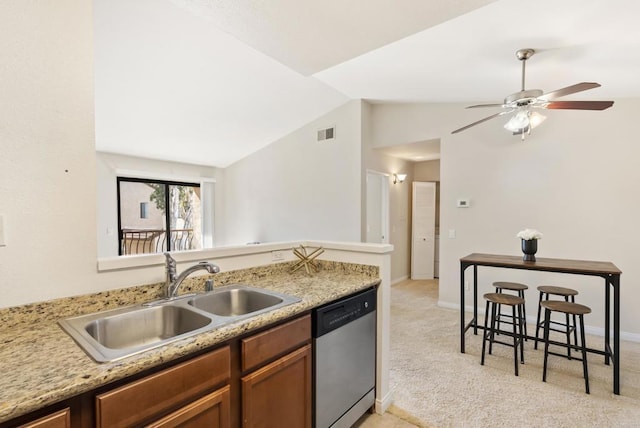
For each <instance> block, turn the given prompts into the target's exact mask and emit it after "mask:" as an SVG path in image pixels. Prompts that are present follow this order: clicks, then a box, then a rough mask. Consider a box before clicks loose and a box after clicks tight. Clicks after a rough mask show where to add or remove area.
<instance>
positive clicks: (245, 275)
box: [0, 262, 379, 422]
mask: <svg viewBox="0 0 640 428" xmlns="http://www.w3.org/2000/svg"><path fill="white" fill-rule="evenodd" d="M287 268H288V263H280V264H278V265H270V266H267V267H260V268H252V269H245V270H242V271H235V272H221V273H219V274H216V275H214V276H212V278H215V279H216V282H217V283H216V286H219V285H225V284H230V283H235V282H240V283H245V284H249V285H253V286H257V287H263V288H266V289H270V290H274V291H277V292H281V293H285V294H290V295H292V296H296V297H299V298H301V299H302V301H301V302H299V303H294V304H292V305H289V306H285V307H283V308H280V309H277V310H274V311H271V312H267V313H264V314H260V315H257V316H255V317H252V318H247V319H245V320H241V321H238V322H236V323H233V324H229V325H226V326H223V327H221V328H218V329H214V330H211V331H208V332H205V333H202V334H199V335H196V336H193V337H189V338H185V339H181V340H179V341H176V342H173V343H171V344H169V345H166V346H163V347H161V348H156V349H152V350H149V351H146V352H143V353H141V354H138V355H134V356H131V357H129V358H125V359H122V360H118V361H114V362H108V363H96V362H95V361H94V360H93V359H91V358H90V357H89V356H88V355H87V354H85V353H84V351H83V350H82V349H81V348H80V347H79V346H78V345H77V344H76V343H75V342H74V341H73V339H71V337H70V336H69V335H67V333H65V332H64V331H63V330H62V329H61V328H60V327H59V326H58V324H57V320H58V319H61V318H66V317H68V316H73V315H79V314H83V313H90V312H95V311H97V310H105V309H111V308H113V307H117V306H122V305H126V304H135V303H141V302H145V301H150V300H153V299H154V298H155V297H157V295H158V294H159V293H160V290H161V284H155V285H151V286H140V287H135V288H131V289H123V290H116V291H110V292H104V293H98V294H95V295H91V296H82V297H78V298H67V299H59V300H58V301H52V302H45V303H43V304H33V305H26V306H24V307H18V308H9V309H5V310H1V311H0V326H2V327H0V328H1V330H0V373H2V376H1V377H0V422H4V421H7V420H9V419H12V418H14V417H17V416H20V415H23V414H26V413H29V412H31V411H33V410H36V409H39V408H42V407H45V406H47V405H50V404H54V403H56V402H58V401H61V400H64V399H67V398H70V397H73V396H76V395H79V394H82V393H84V392H87V391H90V390H92V389H95V388H98V387H100V386H103V385H105V384H107V383H109V382H113V381H116V380H118V379H122V378H125V377H127V376H131V375H133V374H135V373H138V372H140V371H143V370H146V369H149V368H152V367H155V366H158V365H161V364H163V363H166V362H168V361H171V360H174V359H177V358H180V357H183V356H186V355H189V354H191V353H193V352H196V351H198V350H201V349H205V348H207V347H210V346H213V345H216V344H218V343H222V342H225V341H227V340H229V339H232V338H234V337H237V336H239V335H242V334H244V333H247V332H250V331H252V330H255V329H257V328H260V327H264V326H267V325H269V324H272V323H274V322H277V321H280V320H283V319H286V318H289V317H292V316H295V315H297V314H300V313H303V312H305V311H308V310H310V309H312V308H314V307H316V306H319V305H322V304H324V303H327V302H330V301H332V300H335V299H338V298H340V297H342V296H347V295H349V294H352V293H354V292H356V291H359V290H361V289H364V288H367V287H370V286H373V285H377V284H378V283H379V279H378V272H377V267H373V266H364V265H355V264H345V263H336V262H321V270H320V272H318V273H316V274H314V275H313V276H309V275H307V274H306V273H305V272H304V270H303V269H302V270H299V271H297V272H295V273H289V271H288V269H287ZM202 278H203V277H199V278H193V279H191V281H192V285H189V283H188V281H189V280H187V281H185V283H184V288H185V289H184V290H183V292H189V291H192V290H195V291H197V290H198V288H199V287H200V286H201V285H202V284H203V283H204V280H203V279H202ZM196 282H197V284H199V285H195V284H196Z"/></svg>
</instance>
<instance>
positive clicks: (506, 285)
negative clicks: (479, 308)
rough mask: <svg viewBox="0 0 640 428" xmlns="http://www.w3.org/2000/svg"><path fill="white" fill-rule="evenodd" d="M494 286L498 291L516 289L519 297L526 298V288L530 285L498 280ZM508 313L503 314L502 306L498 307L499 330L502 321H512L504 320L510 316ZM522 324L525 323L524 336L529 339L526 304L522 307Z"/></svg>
mask: <svg viewBox="0 0 640 428" xmlns="http://www.w3.org/2000/svg"><path fill="white" fill-rule="evenodd" d="M493 286H494V287H495V288H496V292H498V293H502V291H503V290H509V291H515V292H516V293H517V294H518V297H521V298H523V299H524V290H528V289H529V287H528V286H527V285H525V284H521V283H519V282H506V281H496V282H494V283H493ZM508 316H509V315H508V314H503V313H502V312H501V311H500V307H498V330H500V323H501V322H506V323H510V321H502V318H504V317H508ZM522 324H523V325H524V337H525V340H527V335H528V333H527V308H526V306H523V307H522Z"/></svg>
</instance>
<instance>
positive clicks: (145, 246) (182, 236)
mask: <svg viewBox="0 0 640 428" xmlns="http://www.w3.org/2000/svg"><path fill="white" fill-rule="evenodd" d="M121 236H122V240H121V242H120V254H121V255H130V254H153V253H162V252H164V251H166V250H167V233H166V230H164V229H153V230H152V229H122V235H121ZM193 237H194V235H193V229H174V230H171V236H170V240H171V242H170V250H171V251H182V250H193V249H194V248H193Z"/></svg>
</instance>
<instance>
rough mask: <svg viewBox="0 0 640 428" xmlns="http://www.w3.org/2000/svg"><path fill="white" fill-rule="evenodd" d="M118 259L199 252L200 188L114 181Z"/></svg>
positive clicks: (200, 225)
mask: <svg viewBox="0 0 640 428" xmlns="http://www.w3.org/2000/svg"><path fill="white" fill-rule="evenodd" d="M117 183H118V189H117V192H118V242H119V245H118V248H119V250H118V251H119V254H120V255H129V254H149V253H162V252H164V251H183V250H200V249H202V248H203V245H202V239H203V233H202V232H203V229H202V227H203V222H202V206H201V205H202V203H201V201H202V197H201V192H200V184H198V183H182V182H175V181H163V180H150V179H141V178H126V177H118V178H117Z"/></svg>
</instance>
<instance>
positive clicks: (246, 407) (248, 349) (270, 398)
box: [241, 315, 312, 428]
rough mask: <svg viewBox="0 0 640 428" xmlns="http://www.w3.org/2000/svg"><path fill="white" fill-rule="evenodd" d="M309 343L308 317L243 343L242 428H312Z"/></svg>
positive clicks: (310, 354)
mask: <svg viewBox="0 0 640 428" xmlns="http://www.w3.org/2000/svg"><path fill="white" fill-rule="evenodd" d="M310 340H311V318H310V316H308V315H307V316H305V317H302V318H298V319H296V320H294V321H291V322H289V323H286V324H283V325H281V326H278V327H275V328H273V329H270V330H267V331H265V332H263V333H260V334H258V335H255V336H253V337H250V338H248V339H244V340H243V341H242V367H243V368H246V369H254V368H256V367H260V366H261V365H262V367H261V368H258V369H257V370H254V371H253V372H250V373H248V374H246V375H245V376H243V377H242V381H241V385H242V421H243V422H242V425H243V426H244V427H300V428H303V427H311V408H312V407H311V406H312V403H311V363H312V362H311V358H312V357H311V356H312V353H311V345H310V343H309V342H310ZM292 349H293V351H292ZM283 354H284V355H283ZM274 358H275V359H274ZM265 364H266V365H265Z"/></svg>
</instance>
